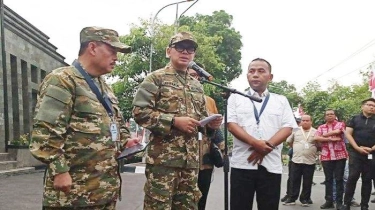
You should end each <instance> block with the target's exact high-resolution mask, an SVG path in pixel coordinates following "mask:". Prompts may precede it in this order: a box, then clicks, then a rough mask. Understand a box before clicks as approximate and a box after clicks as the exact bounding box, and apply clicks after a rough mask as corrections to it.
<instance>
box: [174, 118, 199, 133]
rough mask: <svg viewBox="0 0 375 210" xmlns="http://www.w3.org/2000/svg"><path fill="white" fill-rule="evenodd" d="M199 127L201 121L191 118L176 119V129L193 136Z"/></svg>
mask: <svg viewBox="0 0 375 210" xmlns="http://www.w3.org/2000/svg"><path fill="white" fill-rule="evenodd" d="M197 126H199V121H197V120H195V119H193V118H191V117H175V118H174V127H175V128H177V129H178V130H180V131H182V132H184V133H188V134H192V133H194V132H196V131H197Z"/></svg>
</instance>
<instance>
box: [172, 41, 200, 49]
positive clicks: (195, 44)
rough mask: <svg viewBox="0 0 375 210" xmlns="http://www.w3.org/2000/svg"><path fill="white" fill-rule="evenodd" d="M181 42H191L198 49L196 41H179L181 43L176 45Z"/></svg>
mask: <svg viewBox="0 0 375 210" xmlns="http://www.w3.org/2000/svg"><path fill="white" fill-rule="evenodd" d="M180 42H190V43H193V44H194V46H195V48H198V44H197V43H196V42H195V41H193V40H190V39H185V40H181V41H179V42H175V43H174V44H176V43H180Z"/></svg>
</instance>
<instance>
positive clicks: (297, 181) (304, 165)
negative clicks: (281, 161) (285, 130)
mask: <svg viewBox="0 0 375 210" xmlns="http://www.w3.org/2000/svg"><path fill="white" fill-rule="evenodd" d="M299 128H300V129H299V130H297V131H295V132H294V133H293V134H292V135H290V136H289V137H288V139H287V142H288V143H289V145H290V147H292V148H293V158H292V161H293V162H292V166H291V171H290V172H289V173H290V174H291V188H292V191H291V194H290V197H289V198H288V199H287V200H286V201H285V203H284V205H295V201H296V200H297V198H298V195H299V192H300V187H301V179H303V185H302V192H301V194H300V195H299V200H300V202H301V204H302V206H309V202H308V200H311V187H312V181H313V177H314V171H315V160H316V157H317V148H316V144H315V141H314V135H315V132H316V129H315V128H313V127H312V120H311V117H310V116H309V115H302V117H301V126H300V127H299Z"/></svg>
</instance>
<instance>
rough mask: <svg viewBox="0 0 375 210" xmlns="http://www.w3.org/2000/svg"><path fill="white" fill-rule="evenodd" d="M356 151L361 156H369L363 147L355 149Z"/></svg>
mask: <svg viewBox="0 0 375 210" xmlns="http://www.w3.org/2000/svg"><path fill="white" fill-rule="evenodd" d="M356 150H357V152H359V153H360V154H362V155H368V154H369V152H368V151H367V150H366V149H365V148H363V147H357V148H356Z"/></svg>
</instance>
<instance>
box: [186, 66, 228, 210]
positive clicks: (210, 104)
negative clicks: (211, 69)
mask: <svg viewBox="0 0 375 210" xmlns="http://www.w3.org/2000/svg"><path fill="white" fill-rule="evenodd" d="M197 65H198V66H199V67H201V68H203V69H204V66H203V65H202V64H200V63H197ZM189 74H190V76H192V77H194V78H195V79H197V80H200V76H199V75H198V73H197V72H196V71H195V70H194V69H189ZM205 100H206V109H207V111H208V113H209V114H217V113H219V112H218V111H217V107H216V102H215V100H214V99H213V98H211V97H210V96H207V95H205ZM199 143H200V144H199V157H200V158H199V174H198V188H199V190H200V191H201V193H202V197H201V198H200V199H199V203H198V210H204V209H206V202H207V196H208V192H209V190H210V185H211V177H212V172H213V170H214V165H213V163H212V160H211V158H210V151H211V144H212V143H213V144H216V145H217V147H218V148H219V149H220V150H221V151H223V150H224V146H225V145H224V138H223V134H222V132H221V130H220V129H217V130H216V131H215V133H214V134H213V136H212V137H211V138H209V137H208V136H207V135H204V136H203V139H202V141H200V142H199Z"/></svg>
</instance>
